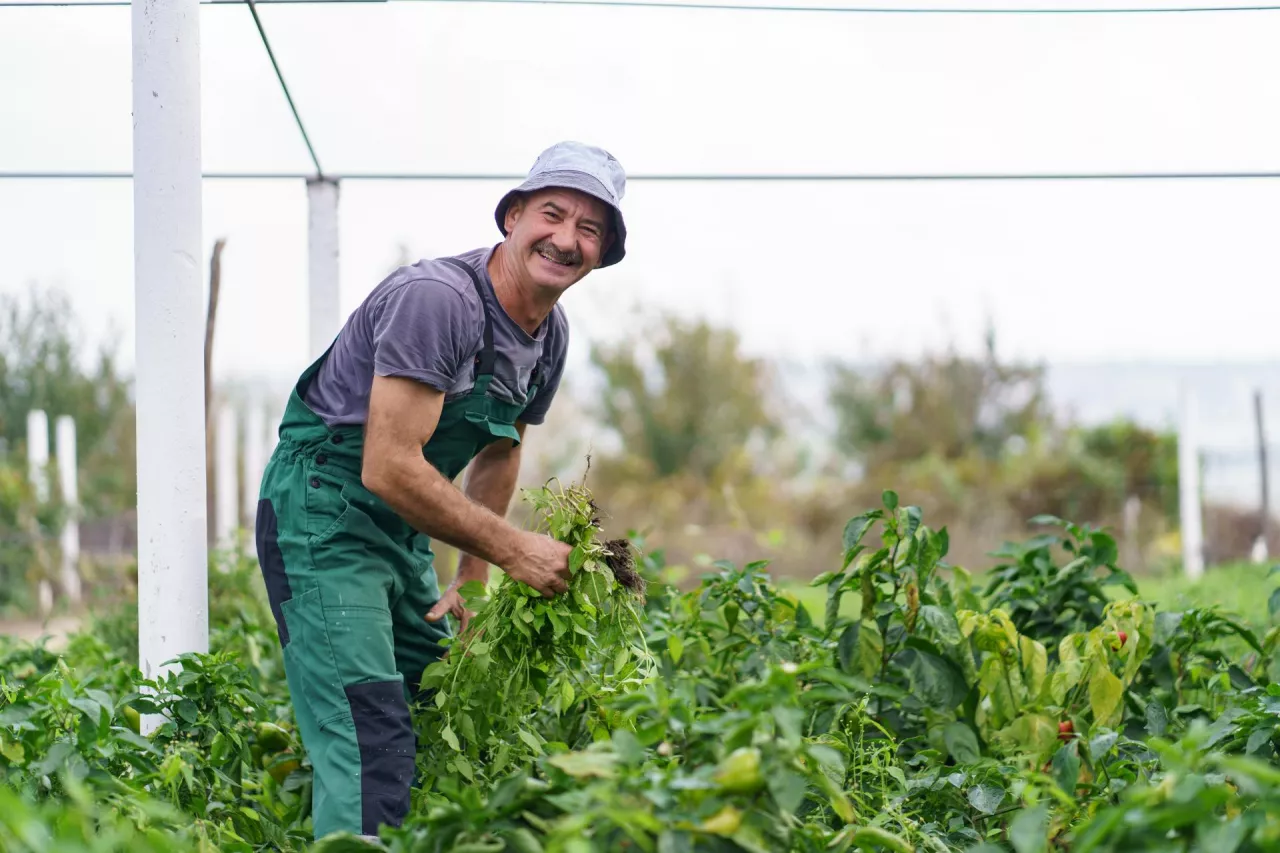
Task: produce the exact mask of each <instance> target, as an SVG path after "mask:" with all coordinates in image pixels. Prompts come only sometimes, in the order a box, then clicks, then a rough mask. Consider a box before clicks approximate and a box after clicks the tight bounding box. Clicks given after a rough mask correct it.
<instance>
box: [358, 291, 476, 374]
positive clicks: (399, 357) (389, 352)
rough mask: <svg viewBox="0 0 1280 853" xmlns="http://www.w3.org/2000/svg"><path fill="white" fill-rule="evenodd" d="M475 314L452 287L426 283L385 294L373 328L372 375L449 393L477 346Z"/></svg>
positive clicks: (471, 307)
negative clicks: (419, 384)
mask: <svg viewBox="0 0 1280 853" xmlns="http://www.w3.org/2000/svg"><path fill="white" fill-rule="evenodd" d="M474 315H475V312H474V308H473V306H471V305H470V304H468V303H467V301H466V299H464V298H463V296H462V294H460V293H459V292H458V291H457V290H455V289H454V288H453V287H451V286H449V285H448V284H445V283H444V282H440V281H433V280H431V279H417V280H414V281H409V282H405V283H404V284H403V285H401V286H400V287H397V288H395V289H394V290H392V291H390V292H389V293H388V294H387V296H386V298H385V300H384V301H383V304H382V310H381V311H380V312H379V314H378V317H377V319H376V320H375V322H374V328H373V370H374V373H375V374H377V375H378V376H404V377H407V378H409V379H416V380H418V381H419V382H422V383H425V384H426V385H430V386H431V387H432V388H435V389H436V390H438V391H445V392H447V391H449V390H450V389H451V388H452V387H453V385H454V383H455V382H456V380H457V377H458V373H459V370H460V368H461V367H462V365H463V363H464V362H465V361H466V360H467V359H468V358H470V357H471V355H472V353H473V351H474V350H475V345H476V335H475V316H474Z"/></svg>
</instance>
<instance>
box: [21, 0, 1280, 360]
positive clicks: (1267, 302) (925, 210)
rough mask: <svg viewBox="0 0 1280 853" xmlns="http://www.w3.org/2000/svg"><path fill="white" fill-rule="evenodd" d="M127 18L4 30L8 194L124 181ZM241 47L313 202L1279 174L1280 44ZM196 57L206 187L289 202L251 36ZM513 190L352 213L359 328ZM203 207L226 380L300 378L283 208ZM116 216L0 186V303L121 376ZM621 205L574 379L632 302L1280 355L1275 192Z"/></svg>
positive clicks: (280, 148)
mask: <svg viewBox="0 0 1280 853" xmlns="http://www.w3.org/2000/svg"><path fill="white" fill-rule="evenodd" d="M886 1H887V0H886ZM1120 1H1121V0H1116V2H1117V3H1118V2H1120ZM0 2H3V0H0ZM1008 2H1010V3H1017V2H1018V0H1008ZM933 5H945V4H938V3H935V4H933ZM963 5H974V4H973V3H965V4H963ZM1032 5H1034V4H1032ZM1126 5H1143V4H1142V3H1141V2H1138V3H1135V2H1133V0H1128V2H1127V3H1126ZM1147 5H1156V4H1147ZM1165 5H1167V4H1165ZM129 14H130V13H129V9H128V8H103V9H17V8H11V9H4V8H0V171H12V170H41V171H46V170H86V169H103V170H125V171H127V170H129V169H131V168H132V139H131V131H132V126H131V119H130V109H131V105H130V98H131V89H130V74H131V59H130V18H129ZM260 15H261V17H262V20H263V22H264V24H265V26H266V28H267V33H268V35H269V36H270V38H271V40H272V42H273V47H274V48H275V51H276V55H277V57H278V59H279V60H280V62H281V65H282V67H283V69H284V72H285V75H286V78H287V80H288V81H289V83H290V85H291V87H292V89H293V92H294V97H295V99H296V101H297V103H298V106H299V109H300V111H301V114H302V116H303V119H304V121H305V122H306V123H307V126H308V130H309V132H310V134H311V136H312V139H313V141H314V143H315V145H316V149H317V151H318V153H319V156H320V159H321V163H322V165H323V166H324V168H325V169H326V170H327V171H331V172H344V171H378V172H385V171H396V170H406V171H431V172H517V173H523V172H524V171H526V170H527V169H528V167H529V166H530V164H532V162H533V160H534V158H535V157H536V156H537V154H538V152H539V151H540V150H541V149H542V148H543V147H545V146H546V145H548V144H550V143H552V142H555V141H556V140H559V139H565V138H573V139H580V140H583V141H587V142H592V143H595V144H598V145H601V146H603V147H606V148H608V149H609V150H610V151H612V152H613V153H614V154H615V155H616V156H617V157H618V158H619V159H620V160H621V161H622V163H623V165H624V166H625V167H626V168H627V169H628V170H629V171H631V172H639V173H644V172H649V173H673V172H675V173H695V172H710V173H725V172H733V173H760V172H768V173H780V172H784V173H822V172H846V173H847V172H861V173H877V172H894V173H901V172H943V171H960V172H1019V171H1032V172H1060V171H1126V170H1140V171H1166V170H1182V169H1185V170H1215V171H1216V170H1266V169H1270V170H1280V109H1277V104H1280V50H1278V49H1277V45H1280V13H1275V12H1259V13H1243V14H1242V13H1233V14H1207V15H1206V14H1181V15H1160V16H1157V15H1141V16H1116V15H1108V16H1083V15H1075V16H1020V17H1007V16H1002V17H992V16H980V17H959V16H922V15H911V16H905V15H895V16H885V15H849V14H843V15H836V14H810V13H770V12H755V11H753V12H725V11H689V10H654V9H598V8H581V7H579V8H562V9H556V8H550V7H548V6H545V5H531V6H529V7H526V8H520V7H518V6H513V5H473V4H433V3H390V4H387V5H373V4H356V5H345V6H338V5H323V6H314V5H312V6H294V7H288V8H281V7H279V6H271V7H266V6H264V7H260ZM201 39H202V45H201V48H202V69H203V95H202V97H203V139H204V143H203V157H204V166H205V168H206V170H210V171H220V170H222V171H228V170H234V171H259V170H261V171H279V170H286V171H306V170H307V169H308V168H309V160H308V157H307V154H306V150H305V148H304V146H303V144H302V141H301V139H300V136H299V134H298V132H297V130H296V128H295V127H294V125H293V119H292V117H291V115H290V114H289V111H288V108H287V104H286V102H285V100H284V98H283V96H282V94H281V92H280V88H279V86H278V85H277V83H276V81H275V79H274V76H273V74H272V70H271V67H270V64H269V61H268V59H267V56H266V54H265V51H264V50H263V48H262V45H261V44H260V42H259V40H258V35H257V32H256V30H255V29H254V26H253V21H252V18H251V16H250V14H249V11H248V9H247V8H245V7H243V6H225V7H209V6H205V7H203V8H202V12H201ZM505 189H506V185H505V184H501V183H483V182H481V183H385V184H384V183H348V184H345V185H344V186H343V188H342V200H341V229H342V244H341V253H342V256H341V264H342V302H343V309H344V312H346V311H350V310H351V309H353V308H354V307H355V306H356V305H357V304H358V303H359V301H360V300H361V299H362V298H363V297H364V296H365V295H366V294H367V293H368V292H369V290H370V289H372V287H373V286H374V285H375V284H376V283H377V282H378V281H379V279H381V278H382V276H383V275H385V273H386V272H387V271H388V269H389V268H390V266H391V265H392V264H393V262H394V261H395V260H396V258H397V257H398V255H399V252H400V250H399V246H400V245H401V244H403V245H405V246H406V247H407V249H408V251H409V253H410V255H411V256H412V257H418V256H433V255H441V254H452V253H456V252H461V251H465V250H467V249H470V248H473V247H475V246H479V245H487V244H490V243H492V242H495V241H496V240H498V239H499V235H498V233H497V230H496V228H495V226H494V223H493V218H492V210H493V206H494V204H495V202H496V201H497V199H498V197H499V196H500V195H501V193H502V192H503V191H504V190H505ZM204 190H205V195H204V198H205V204H204V223H203V235H204V236H203V243H204V246H205V252H206V256H205V263H206V264H207V253H208V250H209V248H210V247H211V246H212V243H213V241H214V239H215V238H217V237H226V238H227V239H228V246H227V250H226V253H225V256H224V279H223V302H222V305H221V307H220V310H219V332H220V335H219V347H218V351H217V354H216V364H217V368H218V370H219V371H220V372H221V373H222V374H223V375H237V374H244V373H246V372H249V371H250V370H251V369H252V368H253V367H254V366H255V365H256V364H260V365H261V366H262V367H263V368H264V369H266V370H267V371H269V372H271V373H273V374H277V375H285V376H287V375H291V374H293V373H295V372H296V371H297V370H299V369H300V368H301V367H302V366H304V364H305V361H306V302H305V299H306V195H305V189H304V186H303V184H302V182H301V181H290V182H278V181H277V182H234V183H232V182H213V181H211V182H206V184H205V187H204ZM131 199H132V190H131V187H130V185H129V183H128V182H127V181H116V182H96V183H89V182H71V181H61V182H55V181H0V290H4V291H13V290H17V289H20V288H24V287H27V286H28V285H29V284H31V283H36V284H38V285H40V286H58V287H62V288H64V289H66V291H67V292H69V293H70V294H71V296H72V297H73V298H74V300H75V303H76V305H77V306H78V308H79V309H80V311H81V317H82V319H83V321H84V324H85V329H86V334H87V335H88V336H89V338H91V339H94V340H97V339H98V338H100V336H101V335H103V334H104V333H105V331H106V330H107V329H108V328H109V327H114V328H116V329H117V330H118V331H120V332H121V333H122V334H123V338H122V342H123V346H122V351H123V352H124V354H125V357H126V361H127V362H129V363H131V361H132V318H133V279H132V275H133V242H132V240H133V235H132V206H131ZM624 208H625V210H626V212H627V216H628V223H629V228H630V231H631V238H630V243H629V246H630V255H629V257H628V258H627V260H626V261H625V262H624V263H623V264H621V265H620V266H618V267H616V268H613V269H610V270H606V271H602V272H597V273H595V274H593V275H592V276H590V277H589V278H588V279H586V280H585V281H584V282H583V283H582V284H581V285H579V286H578V288H576V289H575V291H573V292H571V293H570V294H569V295H568V296H567V297H566V307H567V309H568V311H569V314H570V318H571V322H572V323H573V354H574V359H575V360H576V361H579V362H580V360H581V359H582V358H584V357H585V353H586V347H587V345H588V342H589V341H590V340H592V339H596V340H607V339H610V338H612V337H614V336H616V335H618V334H620V333H621V332H622V331H623V330H625V329H626V328H627V327H628V325H629V324H631V323H633V322H634V321H633V320H632V319H631V318H632V313H631V311H632V308H633V306H635V305H647V306H651V307H654V308H668V309H672V310H676V311H679V312H681V313H685V314H689V315H693V314H703V315H706V316H709V317H711V318H714V319H716V320H718V321H722V322H726V323H732V324H733V325H735V326H736V327H737V328H739V329H740V330H741V332H742V334H743V335H744V337H745V340H746V342H747V345H748V347H749V348H750V349H751V350H752V351H754V352H759V353H764V354H769V355H773V356H778V357H783V358H787V359H791V360H798V361H804V360H808V359H812V358H816V357H824V358H825V357H849V358H862V357H866V356H869V355H891V354H912V353H918V352H920V351H921V350H922V349H925V348H936V347H938V346H940V345H941V344H942V343H943V342H945V341H946V340H947V339H948V338H955V339H958V340H959V341H960V342H961V343H962V344H963V345H965V346H966V347H972V346H976V345H977V344H979V343H980V338H981V329H982V323H983V319H984V317H986V316H988V315H989V316H991V317H993V318H994V319H995V321H996V322H997V324H998V328H999V334H1000V337H1001V339H1002V342H1003V345H1004V347H1005V349H1006V350H1007V351H1008V352H1010V353H1012V354H1016V355H1021V356H1028V357H1033V358H1046V359H1051V360H1058V361H1096V360H1109V359H1139V360H1173V361H1179V362H1185V361H1243V360H1259V359H1267V360H1271V359H1274V358H1275V357H1276V354H1277V351H1278V344H1277V334H1276V325H1277V316H1278V311H1277V309H1280V288H1278V287H1277V278H1278V276H1280V239H1277V235H1280V180H1269V181H1262V180H1257V181H1243V180H1237V181H1194V182H1193V181H1181V182H1173V181H1143V182H1105V183H1104V182H1070V183H1067V182H1053V183H1046V182H1033V183H874V184H867V183H826V184H812V183H784V184H778V183H771V184H759V183H733V184H724V183H688V184H669V183H644V182H640V181H637V182H634V183H632V184H631V185H630V186H629V190H628V193H627V197H626V199H625V201H624ZM232 335H237V336H239V337H240V339H241V340H243V341H247V342H249V343H248V344H247V345H246V346H245V347H243V348H240V349H237V348H235V347H233V346H232V345H231V343H230V342H231V339H232Z"/></svg>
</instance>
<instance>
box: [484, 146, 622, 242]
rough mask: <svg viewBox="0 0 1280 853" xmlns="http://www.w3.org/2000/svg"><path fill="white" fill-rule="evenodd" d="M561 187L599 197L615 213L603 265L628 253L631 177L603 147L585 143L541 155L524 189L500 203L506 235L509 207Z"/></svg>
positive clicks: (501, 228)
mask: <svg viewBox="0 0 1280 853" xmlns="http://www.w3.org/2000/svg"><path fill="white" fill-rule="evenodd" d="M548 187H557V188H561V189H571V190H578V191H579V192H584V193H586V194H587V195H591V196H595V197H596V198H598V199H600V200H601V201H603V202H604V203H605V204H607V205H609V207H610V208H611V209H612V210H613V232H614V241H613V245H612V246H610V247H609V251H607V252H605V255H604V257H603V258H602V259H601V261H600V266H602V267H608V266H612V265H613V264H616V263H617V262H618V261H620V260H622V258H623V256H624V255H626V253H627V246H626V244H627V226H626V223H624V222H623V219H622V208H621V206H620V205H621V203H622V196H623V194H624V193H625V192H626V189H627V175H626V172H624V171H623V170H622V164H621V163H619V162H618V161H617V160H616V159H614V156H613V155H612V154H610V153H609V152H608V151H605V150H604V149H603V148H596V147H595V146H594V145H584V144H583V143H581V142H559V143H556V144H555V145H553V146H551V147H550V148H548V149H547V150H546V151H543V152H542V153H541V154H539V155H538V159H537V161H536V162H535V163H534V164H533V168H532V169H530V170H529V176H528V177H527V178H525V181H524V183H523V184H521V185H520V186H518V187H516V188H515V189H513V190H511V191H510V192H508V193H507V194H506V195H504V196H503V197H502V201H500V202H498V209H497V210H496V211H495V212H494V219H495V220H496V221H497V223H498V230H499V231H501V232H502V236H504V237H505V236H507V229H506V226H505V224H504V223H505V220H506V218H507V207H508V206H509V205H510V204H511V202H512V200H513V199H515V197H516V196H517V195H518V194H520V193H528V192H533V191H534V190H542V189H547V188H548Z"/></svg>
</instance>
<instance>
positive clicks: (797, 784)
mask: <svg viewBox="0 0 1280 853" xmlns="http://www.w3.org/2000/svg"><path fill="white" fill-rule="evenodd" d="M808 787H809V784H808V782H806V781H805V778H804V777H803V776H801V775H800V774H799V773H796V772H795V771H793V770H788V769H786V768H783V769H780V770H775V771H773V772H772V773H770V774H769V793H771V794H773V799H774V801H775V802H776V803H777V804H778V808H779V809H781V810H782V811H784V812H786V813H788V814H795V811H796V809H798V808H800V804H801V803H802V802H804V795H805V791H806V790H808Z"/></svg>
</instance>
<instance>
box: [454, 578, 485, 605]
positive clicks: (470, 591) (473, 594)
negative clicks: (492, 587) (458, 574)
mask: <svg viewBox="0 0 1280 853" xmlns="http://www.w3.org/2000/svg"><path fill="white" fill-rule="evenodd" d="M485 593H486V590H485V586H484V584H483V583H481V582H480V581H467V582H466V583H464V584H463V585H462V586H460V587H458V595H459V596H460V597H461V598H462V600H463V602H465V603H466V604H467V605H468V606H469V605H470V603H471V601H472V600H478V599H483V598H484V597H485ZM470 609H472V610H474V609H475V608H474V607H472V608H470Z"/></svg>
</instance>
